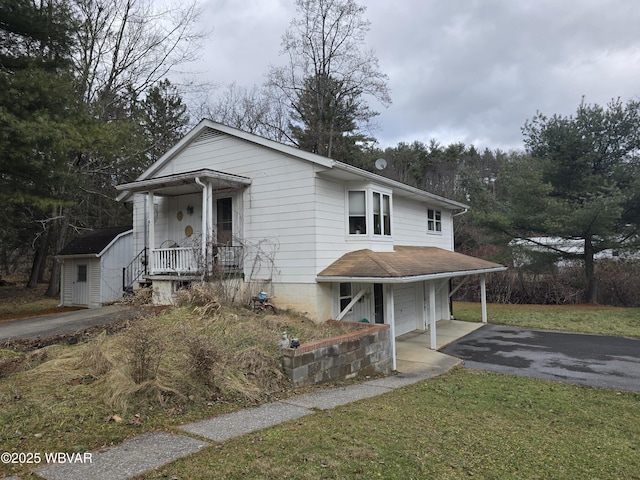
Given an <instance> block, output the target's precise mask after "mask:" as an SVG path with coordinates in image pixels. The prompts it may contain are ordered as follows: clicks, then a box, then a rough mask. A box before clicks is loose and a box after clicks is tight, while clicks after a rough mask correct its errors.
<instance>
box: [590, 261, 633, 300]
mask: <svg viewBox="0 0 640 480" xmlns="http://www.w3.org/2000/svg"><path fill="white" fill-rule="evenodd" d="M596 275H597V278H598V303H600V304H603V305H615V306H619V307H640V295H639V294H638V292H640V261H638V260H602V261H599V262H598V263H597V265H596Z"/></svg>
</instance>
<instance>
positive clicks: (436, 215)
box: [427, 208, 442, 233]
mask: <svg viewBox="0 0 640 480" xmlns="http://www.w3.org/2000/svg"><path fill="white" fill-rule="evenodd" d="M427 231H428V232H432V233H440V232H442V212H441V211H440V210H433V209H431V208H429V209H427Z"/></svg>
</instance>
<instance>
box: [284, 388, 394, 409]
mask: <svg viewBox="0 0 640 480" xmlns="http://www.w3.org/2000/svg"><path fill="white" fill-rule="evenodd" d="M389 390H390V389H389V388H386V387H380V386H375V385H367V384H360V385H350V386H348V387H341V388H332V389H329V390H321V391H318V392H313V393H306V394H304V395H299V396H296V397H292V398H289V399H287V400H285V402H286V403H289V404H291V405H297V406H300V407H305V408H315V409H318V410H328V409H330V408H335V407H339V406H340V405H346V404H347V403H352V402H356V401H358V400H362V399H364V398H370V397H375V396H376V395H382V394H383V393H387V392H388V391H389Z"/></svg>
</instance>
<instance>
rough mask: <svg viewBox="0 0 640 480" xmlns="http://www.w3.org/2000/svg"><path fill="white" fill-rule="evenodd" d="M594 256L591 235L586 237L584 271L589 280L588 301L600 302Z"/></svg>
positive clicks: (586, 293)
mask: <svg viewBox="0 0 640 480" xmlns="http://www.w3.org/2000/svg"><path fill="white" fill-rule="evenodd" d="M594 256H595V253H594V250H593V242H592V239H591V236H586V237H585V239H584V273H585V277H586V280H587V291H586V292H585V302H586V303H598V288H597V284H596V273H595V261H594Z"/></svg>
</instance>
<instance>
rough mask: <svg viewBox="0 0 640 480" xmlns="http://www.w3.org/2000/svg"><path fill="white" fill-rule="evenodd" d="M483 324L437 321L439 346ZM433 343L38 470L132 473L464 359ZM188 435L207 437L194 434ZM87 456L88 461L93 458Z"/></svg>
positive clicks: (412, 337)
mask: <svg viewBox="0 0 640 480" xmlns="http://www.w3.org/2000/svg"><path fill="white" fill-rule="evenodd" d="M480 326H481V324H474V323H467V322H458V321H442V322H438V325H437V334H438V335H437V336H438V348H440V347H441V346H444V345H446V344H448V343H450V342H452V341H454V340H456V339H458V338H460V337H463V336H465V335H467V334H468V333H470V332H472V331H473V330H476V329H477V328H479V327H480ZM428 346H429V333H428V332H412V333H410V334H407V335H403V336H402V337H399V338H398V339H397V342H396V348H397V351H396V357H397V368H398V374H397V375H393V376H389V377H385V378H379V379H375V380H370V381H367V382H364V383H361V384H357V385H350V386H348V387H341V388H331V389H326V390H321V391H317V392H313V393H307V394H303V395H298V396H295V397H292V398H289V399H287V400H283V401H279V402H275V403H270V404H265V405H262V406H260V407H256V408H250V409H247V410H241V411H238V412H233V413H229V414H226V415H221V416H218V417H214V418H210V419H207V420H202V421H199V422H194V423H190V424H187V425H183V426H182V427H180V429H181V430H182V431H184V432H185V435H179V434H173V433H166V432H154V433H147V434H144V435H140V436H139V437H136V438H134V439H132V440H130V441H128V442H125V443H123V444H121V445H117V446H115V447H110V448H105V449H102V450H98V451H96V452H91V453H89V454H88V455H89V457H90V461H84V462H76V463H69V462H68V463H57V464H48V465H45V466H42V467H40V468H37V469H36V470H34V472H35V473H37V474H38V475H40V476H41V477H43V478H45V479H48V480H58V479H66V480H84V479H88V478H91V479H95V480H120V479H122V480H124V479H128V478H132V477H134V476H136V475H140V474H142V473H144V472H147V471H149V470H152V469H154V468H158V467H161V466H163V465H166V464H168V463H171V462H173V461H174V460H177V459H179V458H182V457H186V456H187V455H191V454H192V453H195V452H198V451H199V450H201V449H202V448H205V447H208V446H210V445H212V444H215V443H218V442H224V441H226V440H229V439H231V438H235V437H238V436H241V435H245V434H247V433H251V432H255V431H257V430H261V429H263V428H268V427H272V426H276V425H279V424H280V423H283V422H286V421H289V420H295V419H297V418H301V417H304V416H306V415H312V414H314V413H316V412H317V411H318V410H327V409H331V408H335V407H338V406H340V405H345V404H348V403H351V402H356V401H358V400H362V399H365V398H370V397H374V396H377V395H382V394H384V393H387V392H390V391H392V390H393V389H396V388H399V387H403V386H406V385H410V384H413V383H416V382H419V381H421V380H426V379H428V378H431V377H434V376H437V375H440V374H443V373H445V372H447V371H448V370H449V369H451V368H452V367H454V366H456V365H458V364H460V363H462V360H460V359H458V358H455V357H450V356H449V355H445V354H442V353H440V352H437V351H433V350H429V347H428ZM187 434H191V435H196V436H198V437H199V438H201V439H206V440H200V439H195V438H192V437H190V436H187ZM84 459H85V460H89V458H88V457H86V458H84ZM81 460H82V459H81Z"/></svg>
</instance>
